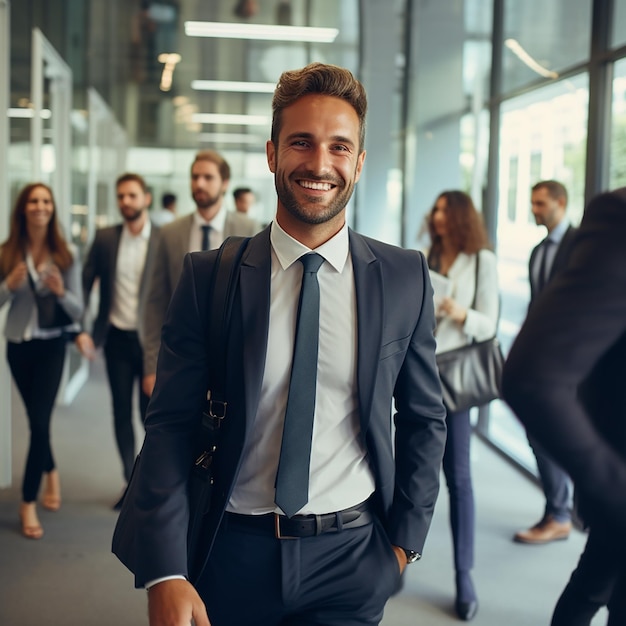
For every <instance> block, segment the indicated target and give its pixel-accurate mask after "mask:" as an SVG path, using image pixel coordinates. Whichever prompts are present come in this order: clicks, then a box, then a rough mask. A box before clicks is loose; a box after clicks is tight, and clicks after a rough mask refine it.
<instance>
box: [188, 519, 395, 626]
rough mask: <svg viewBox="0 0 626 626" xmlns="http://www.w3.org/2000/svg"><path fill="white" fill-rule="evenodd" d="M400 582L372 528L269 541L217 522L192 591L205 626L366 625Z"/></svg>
mask: <svg viewBox="0 0 626 626" xmlns="http://www.w3.org/2000/svg"><path fill="white" fill-rule="evenodd" d="M399 583H400V568H399V566H398V559H397V557H396V555H395V553H394V551H393V549H392V547H391V544H390V543H389V539H388V538H387V535H386V534H385V531H384V530H383V529H382V527H381V526H380V524H379V522H378V521H377V520H376V521H375V522H374V523H373V524H368V525H366V526H361V527H359V528H352V529H348V530H343V531H341V532H338V533H327V534H324V535H318V536H316V537H308V538H305V539H276V538H275V537H274V536H272V535H261V534H255V533H252V532H249V531H247V530H246V531H242V530H239V529H235V528H232V527H231V528H229V526H228V522H227V520H225V522H224V523H223V524H222V527H221V528H220V530H219V532H218V535H217V537H216V540H215V545H214V547H213V551H212V552H211V556H210V558H209V562H208V565H207V568H206V569H205V571H204V574H203V575H202V577H201V578H200V580H199V581H198V584H197V585H196V587H197V589H198V592H199V593H200V596H201V597H202V599H203V600H204V602H205V603H206V605H207V611H208V614H209V619H210V620H211V624H212V626H373V625H375V624H378V623H379V622H380V620H381V619H382V616H383V609H384V606H385V603H386V602H387V600H388V598H389V597H390V596H391V595H392V594H393V593H394V592H395V591H396V590H397V588H398V586H399Z"/></svg>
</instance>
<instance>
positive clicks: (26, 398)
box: [7, 337, 66, 502]
mask: <svg viewBox="0 0 626 626" xmlns="http://www.w3.org/2000/svg"><path fill="white" fill-rule="evenodd" d="M65 343H66V342H65V339H64V338H63V337H58V338H55V339H33V340H31V341H23V342H22V343H12V342H7V361H8V362H9V367H10V369H11V374H12V375H13V379H14V380H15V384H16V386H17V389H18V391H19V392H20V395H21V396H22V400H23V402H24V407H25V408H26V415H27V417H28V426H29V428H30V444H29V447H28V455H27V457H26V469H25V470H24V480H23V482H22V499H23V500H24V502H34V501H35V500H37V494H38V492H39V486H40V485H41V476H42V474H43V473H44V472H50V471H52V470H53V469H54V468H55V463H54V456H53V454H52V447H51V445H50V420H51V418H52V410H53V408H54V401H55V399H56V396H57V393H58V391H59V385H60V383H61V375H62V373H63V362H64V361H65Z"/></svg>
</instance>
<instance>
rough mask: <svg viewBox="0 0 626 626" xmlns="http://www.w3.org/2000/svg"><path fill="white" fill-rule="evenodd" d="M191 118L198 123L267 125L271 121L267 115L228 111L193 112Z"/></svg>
mask: <svg viewBox="0 0 626 626" xmlns="http://www.w3.org/2000/svg"><path fill="white" fill-rule="evenodd" d="M191 120H192V121H193V122H197V123H199V124H239V125H241V126H269V124H270V121H271V120H270V118H269V117H268V116H267V115H237V114H228V113H224V114H223V113H195V114H194V115H192V116H191Z"/></svg>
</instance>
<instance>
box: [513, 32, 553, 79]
mask: <svg viewBox="0 0 626 626" xmlns="http://www.w3.org/2000/svg"><path fill="white" fill-rule="evenodd" d="M504 45H505V46H506V47H507V48H508V49H509V50H510V51H511V52H512V53H513V54H514V55H515V56H516V57H517V58H518V59H519V60H520V61H521V62H522V63H524V65H526V66H528V67H529V68H530V69H531V70H532V71H533V72H536V73H537V74H539V75H540V76H543V77H544V78H558V77H559V74H558V72H554V71H552V70H549V69H548V68H546V67H544V66H543V65H541V64H540V63H538V62H537V61H535V59H533V58H532V57H531V56H530V54H528V52H526V50H524V48H523V47H522V45H521V44H520V43H519V41H517V40H516V39H507V40H506V41H505V42H504Z"/></svg>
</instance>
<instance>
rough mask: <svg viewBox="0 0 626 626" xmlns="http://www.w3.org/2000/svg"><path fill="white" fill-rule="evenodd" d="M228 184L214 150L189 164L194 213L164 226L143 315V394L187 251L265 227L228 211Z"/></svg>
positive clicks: (213, 245) (224, 168) (227, 172)
mask: <svg viewBox="0 0 626 626" xmlns="http://www.w3.org/2000/svg"><path fill="white" fill-rule="evenodd" d="M229 183H230V166H229V165H228V162H227V161H226V159H224V157H222V155H220V154H219V153H217V152H215V151H213V150H201V151H200V152H198V153H197V154H196V158H195V160H194V162H193V163H192V165H191V195H192V196H193V199H194V202H195V203H196V210H195V211H194V212H193V213H191V214H189V215H185V216H184V217H181V218H179V219H177V220H174V221H173V222H171V223H170V224H166V225H165V226H164V227H163V228H162V229H161V240H160V244H159V248H158V250H157V255H156V261H155V264H154V267H153V271H152V274H151V279H150V286H149V291H148V300H147V303H146V308H145V311H144V328H145V335H146V337H145V346H144V379H143V385H142V388H143V391H144V392H145V393H146V394H147V395H152V390H153V388H154V382H155V380H156V362H157V356H158V354H159V347H160V345H161V326H163V321H164V320H165V313H166V311H167V307H168V305H169V302H170V298H171V297H172V293H173V292H174V287H176V284H177V282H178V278H179V276H180V273H181V271H182V268H183V258H184V256H185V254H187V252H197V251H199V250H212V249H214V248H218V247H219V246H220V245H221V243H222V242H223V241H224V239H226V238H227V237H231V236H233V235H235V236H241V237H251V236H252V235H255V234H256V233H258V232H259V231H260V230H261V225H260V224H259V223H258V222H257V221H256V220H253V219H251V218H249V217H247V216H246V215H243V214H241V213H235V212H231V211H226V209H225V208H224V206H223V205H224V196H225V194H226V191H227V190H228V184H229Z"/></svg>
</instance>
